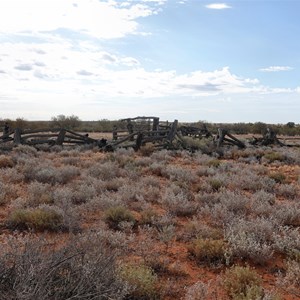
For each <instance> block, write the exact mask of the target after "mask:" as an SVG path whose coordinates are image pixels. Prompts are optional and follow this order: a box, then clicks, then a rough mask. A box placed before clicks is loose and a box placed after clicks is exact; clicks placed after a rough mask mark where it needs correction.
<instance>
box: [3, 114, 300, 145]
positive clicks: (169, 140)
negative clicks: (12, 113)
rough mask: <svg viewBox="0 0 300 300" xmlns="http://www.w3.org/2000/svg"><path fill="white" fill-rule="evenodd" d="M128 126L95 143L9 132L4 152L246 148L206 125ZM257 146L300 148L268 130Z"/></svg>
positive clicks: (136, 122) (62, 132)
mask: <svg viewBox="0 0 300 300" xmlns="http://www.w3.org/2000/svg"><path fill="white" fill-rule="evenodd" d="M121 121H122V122H125V123H126V128H127V130H119V129H118V128H117V127H116V126H115V127H114V128H113V130H112V132H111V139H105V138H102V139H94V138H91V137H89V135H88V134H81V133H77V132H74V131H71V130H68V129H64V128H45V129H34V130H31V129H20V128H15V129H14V130H11V129H8V128H6V131H4V132H3V135H2V136H0V148H6V149H9V148H12V147H14V146H17V145H20V144H22V145H29V146H35V147H39V145H43V144H46V145H49V146H54V145H59V146H63V145H68V146H70V145H95V146H98V147H99V148H100V149H102V150H104V151H114V150H115V149H117V148H121V147H125V148H130V147H132V148H134V149H135V150H139V149H140V148H141V147H142V146H144V145H145V144H147V143H152V144H153V147H154V148H157V149H188V150H193V149H191V147H188V146H187V143H186V138H187V137H189V138H192V139H199V140H201V139H207V140H210V141H211V143H212V144H213V145H214V147H215V148H216V149H218V148H221V147H223V146H225V145H231V146H237V147H239V148H241V149H242V148H246V144H245V143H244V142H242V141H241V140H239V139H238V138H237V137H235V136H233V135H232V134H231V133H230V132H229V131H228V130H226V129H222V128H218V130H217V134H215V135H213V134H212V133H211V132H209V131H208V129H207V128H206V126H205V124H204V125H202V127H201V128H200V127H192V126H179V123H178V120H174V121H173V122H168V121H160V119H159V118H158V117H136V118H127V119H123V120H121ZM249 144H252V145H254V146H271V145H279V146H298V147H299V146H300V145H297V144H294V145H287V144H285V143H283V142H282V141H280V140H279V138H278V137H277V136H276V133H275V132H274V131H273V130H272V129H270V128H268V129H267V132H266V133H265V134H264V135H263V136H262V137H261V138H254V137H253V139H251V140H250V141H249Z"/></svg>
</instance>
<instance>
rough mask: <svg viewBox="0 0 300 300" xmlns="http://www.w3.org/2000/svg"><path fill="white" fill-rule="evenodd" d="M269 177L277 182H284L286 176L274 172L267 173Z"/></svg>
mask: <svg viewBox="0 0 300 300" xmlns="http://www.w3.org/2000/svg"><path fill="white" fill-rule="evenodd" d="M269 177H270V178H271V179H273V180H275V182H277V183H285V181H286V176H285V175H284V174H283V173H281V172H274V173H271V174H270V175H269Z"/></svg>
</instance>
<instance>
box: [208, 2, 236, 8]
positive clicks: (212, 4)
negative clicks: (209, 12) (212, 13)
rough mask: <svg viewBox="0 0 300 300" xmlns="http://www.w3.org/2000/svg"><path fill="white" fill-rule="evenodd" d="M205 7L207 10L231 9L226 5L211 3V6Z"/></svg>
mask: <svg viewBox="0 0 300 300" xmlns="http://www.w3.org/2000/svg"><path fill="white" fill-rule="evenodd" d="M205 7H206V8H209V9H226V8H231V6H229V5H228V4H226V3H211V4H207V5H205Z"/></svg>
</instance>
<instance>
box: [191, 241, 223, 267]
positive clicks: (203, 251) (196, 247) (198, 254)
mask: <svg viewBox="0 0 300 300" xmlns="http://www.w3.org/2000/svg"><path fill="white" fill-rule="evenodd" d="M226 247H227V246H226V244H225V242H224V241H223V240H212V239H201V238H198V239H195V240H194V242H193V244H192V245H191V246H190V247H189V248H188V250H189V252H190V254H192V256H194V257H195V258H196V260H197V261H198V262H199V263H205V264H209V265H218V264H220V263H224V262H225V260H226Z"/></svg>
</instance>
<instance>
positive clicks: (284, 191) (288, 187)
mask: <svg viewBox="0 0 300 300" xmlns="http://www.w3.org/2000/svg"><path fill="white" fill-rule="evenodd" d="M275 193H276V195H277V196H282V197H285V198H288V199H294V198H296V197H297V196H298V189H297V188H296V186H294V185H292V184H281V185H279V186H278V187H277V188H276V190H275Z"/></svg>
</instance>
